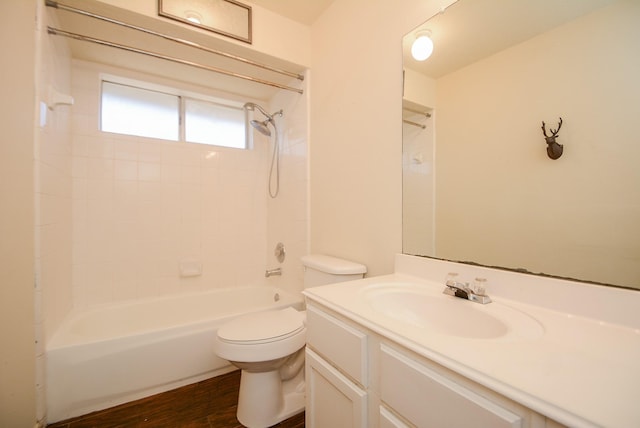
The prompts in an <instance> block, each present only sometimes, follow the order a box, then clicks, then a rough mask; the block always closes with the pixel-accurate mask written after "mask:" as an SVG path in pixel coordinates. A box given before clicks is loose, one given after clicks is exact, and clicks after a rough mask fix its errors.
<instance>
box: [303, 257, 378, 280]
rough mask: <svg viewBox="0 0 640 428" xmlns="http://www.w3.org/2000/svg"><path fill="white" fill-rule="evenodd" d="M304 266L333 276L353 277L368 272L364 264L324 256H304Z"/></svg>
mask: <svg viewBox="0 0 640 428" xmlns="http://www.w3.org/2000/svg"><path fill="white" fill-rule="evenodd" d="M302 264H303V265H304V266H305V267H308V268H312V269H315V270H318V271H320V272H326V273H330V274H333V275H353V274H359V273H366V272H367V267H366V266H365V265H363V264H360V263H356V262H351V261H349V260H344V259H339V258H337V257H331V256H325V255H324V254H309V255H306V256H302Z"/></svg>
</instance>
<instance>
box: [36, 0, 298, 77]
mask: <svg viewBox="0 0 640 428" xmlns="http://www.w3.org/2000/svg"><path fill="white" fill-rule="evenodd" d="M45 4H46V5H47V6H49V7H54V8H56V9H60V10H65V11H68V12H73V13H77V14H79V15H84V16H88V17H90V18H95V19H99V20H102V21H105V22H109V23H111V24H116V25H120V26H122V27H126V28H130V29H132V30H136V31H140V32H143V33H146V34H151V35H153V36H157V37H161V38H163V39H166V40H171V41H172V42H176V43H180V44H183V45H185V46H190V47H192V48H196V49H200V50H203V51H205V52H209V53H212V54H215V55H220V56H224V57H225V58H230V59H233V60H236V61H239V62H243V63H245V64H249V65H253V66H255V67H259V68H263V69H265V70H269V71H273V72H275V73H280V74H283V75H285V76H289V77H295V78H296V79H298V80H304V76H303V75H302V74H299V73H294V72H291V71H287V70H282V69H280V68H276V67H272V66H270V65H267V64H263V63H260V62H257V61H253V60H250V59H247V58H243V57H241V56H237V55H233V54H230V53H228V52H223V51H219V50H217V49H212V48H209V47H207V46H203V45H200V44H198V43H195V42H192V41H189V40H184V39H180V38H177V37H173V36H169V35H167V34H163V33H159V32H157V31H153V30H150V29H148V28H144V27H139V26H137V25H133V24H128V23H126V22H123V21H118V20H116V19H113V18H108V17H106V16H102V15H98V14H95V13H92V12H88V11H86V10H82V9H77V8H75V7H73V6H69V5H66V4H63V3H60V2H57V1H54V0H45Z"/></svg>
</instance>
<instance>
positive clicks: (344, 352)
mask: <svg viewBox="0 0 640 428" xmlns="http://www.w3.org/2000/svg"><path fill="white" fill-rule="evenodd" d="M307 345H308V346H307V349H306V350H305V353H306V360H305V369H306V383H307V396H306V416H305V418H306V421H305V426H306V427H307V428H324V427H331V428H349V427H362V428H366V427H368V426H369V425H368V421H367V386H368V374H369V373H368V371H369V370H368V366H367V335H366V334H365V333H364V332H362V331H360V330H359V329H357V328H354V327H352V326H351V325H349V324H347V323H346V322H344V321H343V320H340V319H338V318H336V317H335V316H332V315H329V314H327V313H325V312H323V311H321V310H318V309H316V307H314V306H309V307H307Z"/></svg>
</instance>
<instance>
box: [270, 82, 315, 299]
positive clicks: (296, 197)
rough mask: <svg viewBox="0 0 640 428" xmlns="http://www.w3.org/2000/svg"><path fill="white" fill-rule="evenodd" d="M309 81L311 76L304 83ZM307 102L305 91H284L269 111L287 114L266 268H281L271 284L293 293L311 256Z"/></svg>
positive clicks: (282, 121) (282, 122)
mask: <svg viewBox="0 0 640 428" xmlns="http://www.w3.org/2000/svg"><path fill="white" fill-rule="evenodd" d="M308 79H309V73H307V75H306V76H305V81H308ZM307 103H308V95H307V93H306V92H305V94H304V95H299V94H295V93H292V92H287V91H281V92H279V93H278V95H276V96H275V97H274V99H273V100H271V106H272V107H271V109H270V111H276V110H278V109H281V108H282V109H283V110H284V113H283V116H282V118H277V119H276V120H277V122H276V123H277V125H278V129H279V130H280V135H281V152H280V153H281V162H280V193H279V194H278V197H277V198H275V199H271V198H269V200H268V219H269V222H268V227H267V231H268V232H267V238H268V239H267V266H268V268H269V269H272V268H275V267H281V268H282V271H283V274H282V276H281V277H271V278H270V279H269V281H270V283H273V284H274V285H277V286H279V287H282V288H285V289H287V290H289V291H294V292H297V291H301V290H302V286H303V274H304V271H303V268H302V263H301V261H300V258H301V257H302V256H303V255H305V254H308V253H309V240H308V236H309V232H308V226H309V198H308V186H309V177H308V150H309V149H308V144H307V142H308V126H307V123H308V117H307V116H308V111H309V110H308V104H307ZM272 147H273V146H271V145H270V146H269V150H272ZM269 162H271V160H269ZM278 242H282V243H283V244H284V246H285V249H286V257H285V261H284V263H282V264H280V263H278V261H277V260H276V258H275V256H274V253H273V252H274V249H275V247H276V244H277V243H278Z"/></svg>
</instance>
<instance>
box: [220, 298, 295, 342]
mask: <svg viewBox="0 0 640 428" xmlns="http://www.w3.org/2000/svg"><path fill="white" fill-rule="evenodd" d="M304 328H305V326H304V316H303V314H302V313H300V312H298V311H296V310H295V309H293V308H290V307H289V308H285V309H282V310H278V311H267V312H258V313H255V314H248V315H244V316H241V317H238V318H236V319H235V320H232V321H230V322H228V323H226V324H224V325H223V326H222V327H220V329H218V339H219V340H220V341H222V342H225V343H230V344H236V345H242V344H246V345H253V344H262V343H271V342H277V341H280V340H285V339H287V338H289V337H291V336H294V335H296V334H298V333H299V332H300V331H302V330H304Z"/></svg>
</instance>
